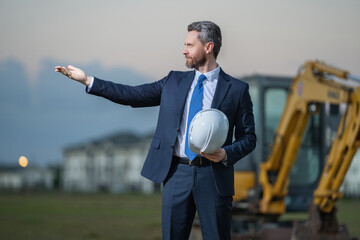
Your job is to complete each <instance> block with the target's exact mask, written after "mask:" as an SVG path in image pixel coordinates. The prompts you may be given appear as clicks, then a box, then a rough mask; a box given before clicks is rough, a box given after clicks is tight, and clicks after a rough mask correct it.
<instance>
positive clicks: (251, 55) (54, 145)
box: [0, 0, 360, 239]
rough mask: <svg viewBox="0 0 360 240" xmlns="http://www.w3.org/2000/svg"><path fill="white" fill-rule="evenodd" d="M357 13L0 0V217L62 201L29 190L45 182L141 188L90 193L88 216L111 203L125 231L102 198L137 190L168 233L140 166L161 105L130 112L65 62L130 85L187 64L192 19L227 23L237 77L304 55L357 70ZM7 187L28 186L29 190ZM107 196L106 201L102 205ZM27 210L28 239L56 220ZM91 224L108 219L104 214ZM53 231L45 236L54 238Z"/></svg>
mask: <svg viewBox="0 0 360 240" xmlns="http://www.w3.org/2000/svg"><path fill="white" fill-rule="evenodd" d="M359 10H360V2H359V1H356V0H345V1H337V0H318V1H310V0H303V1H284V0H274V1H266V0H259V1H242V0H237V1H235V0H234V1H231V0H230V1H224V2H219V1H213V0H208V1H203V0H200V1H188V0H184V1H165V0H159V1H144V0H132V1H128V0H123V1H115V0H104V1H93V0H83V1H81V0H78V1H70V0H65V1H45V0H33V1H25V0H16V1H11V0H0V31H1V45H0V82H1V88H0V189H2V190H1V191H2V192H4V194H1V195H2V196H0V204H1V206H0V209H1V210H0V222H4V223H5V222H9V221H8V220H9V217H10V216H13V217H14V216H17V214H20V213H19V212H17V213H16V214H13V213H14V212H13V211H12V210H9V209H11V207H13V209H18V210H19V211H20V210H21V208H20V209H19V206H23V207H24V206H26V205H24V201H22V200H24V199H32V201H35V202H37V203H38V204H40V203H42V202H41V201H44V203H42V204H40V205H39V208H38V209H39V211H40V212H41V206H44V204H45V203H54V202H56V199H58V195H56V194H55V196H54V195H53V194H54V193H50V195H49V194H48V193H46V194H45V193H41V194H43V195H41V194H40V196H39V195H36V196H33V195H29V192H33V191H36V189H42V190H44V189H47V190H54V189H61V190H67V192H85V193H94V192H96V193H97V192H111V193H124V192H132V194H130V195H126V196H125V197H127V198H128V199H125V200H124V203H123V202H121V200H122V199H123V198H121V199H119V197H118V196H107V195H104V196H103V195H100V197H99V196H98V195H97V197H96V196H93V197H94V198H93V200H92V201H93V202H91V204H90V203H89V204H90V205H89V209H93V207H94V206H96V207H99V209H100V210H99V211H98V212H95V213H93V215H91V216H93V217H94V219H95V218H96V216H99V215H97V214H100V215H101V214H104V212H105V213H106V214H108V215H106V217H104V218H103V219H107V220H108V221H109V222H107V223H105V225H106V226H107V227H108V228H109V229H110V228H111V230H116V228H117V227H118V226H117V225H116V224H115V223H112V222H111V220H110V219H112V217H114V216H115V215H116V214H115V213H118V215H121V213H123V212H122V210H121V209H119V210H118V212H117V211H114V212H112V211H111V210H105V209H103V210H102V211H101V209H102V206H104V207H105V206H113V205H111V203H113V204H114V205H116V206H118V207H121V206H123V205H121V206H119V205H117V203H119V202H121V204H125V205H126V203H128V202H134V201H135V200H134V199H138V198H136V197H135V198H134V199H133V197H134V196H133V194H135V195H136V194H139V193H142V194H144V193H145V194H146V195H141V197H140V199H141V198H145V199H147V198H150V199H148V200H149V202H153V203H154V205H150V206H149V208H150V209H154V206H155V209H157V210H158V211H155V213H154V214H155V215H154V216H153V215H151V217H149V218H150V219H155V221H149V222H146V223H145V224H148V225H146V226H147V227H148V229H153V230H154V229H155V230H154V231H155V233H154V235H151V234H146V233H149V232H151V231H150V230H147V231H145V235H146V236H148V237H149V239H157V238H160V237H159V236H161V234H160V230H159V229H160V217H159V216H160V215H159V214H160V212H159V211H160V209H159V206H160V205H159V202H160V199H161V197H160V195H159V194H157V193H156V192H158V191H159V189H160V186H157V185H154V184H153V183H151V182H149V181H147V180H145V179H143V178H142V177H140V173H139V172H140V169H141V166H142V162H143V160H144V158H145V156H146V153H147V150H148V146H149V143H150V141H151V136H152V134H153V132H154V129H155V126H156V121H157V114H158V108H157V107H154V108H146V109H132V108H130V107H127V106H121V105H117V104H114V103H111V102H109V101H107V100H104V99H101V98H98V97H94V96H90V95H87V94H86V93H85V88H84V87H83V86H82V85H80V84H78V83H76V82H73V81H71V80H69V79H67V78H65V77H64V76H62V75H60V74H59V73H55V72H54V67H55V66H56V65H62V66H67V65H68V64H72V65H74V66H77V67H80V68H82V69H83V70H84V71H85V72H86V73H87V74H88V75H94V76H96V77H99V78H102V79H106V80H112V81H114V82H119V83H123V84H129V85H136V84H141V83H148V82H152V81H155V80H159V79H161V78H163V77H164V76H166V75H167V73H168V72H169V71H170V70H180V71H185V70H187V68H186V67H185V59H184V57H183V55H182V50H183V47H184V39H185V36H186V33H187V29H186V28H187V25H188V24H190V23H191V22H193V21H199V20H211V21H213V22H215V23H217V24H218V25H219V26H220V28H221V30H222V34H223V47H222V49H221V52H220V54H219V58H218V62H219V64H220V65H221V67H222V68H223V69H224V71H225V72H227V73H229V74H230V75H233V76H236V77H238V78H242V77H246V76H249V75H253V74H266V75H277V76H279V75H280V76H287V77H293V76H295V74H296V73H297V70H298V68H299V67H300V66H301V65H302V64H303V63H304V62H305V61H306V60H316V59H318V60H322V61H326V62H327V63H328V64H331V65H334V66H337V67H341V68H343V69H346V70H348V71H350V72H351V73H352V74H354V75H358V76H359V75H360V31H359V23H360V15H359ZM109 162H110V164H109ZM113 169H117V170H116V171H113ZM24 170H27V171H24ZM86 172H93V173H94V174H95V175H96V176H97V177H96V179H87V178H85V175H84V174H86ZM110 175H111V177H109V176H110ZM357 184H359V183H357ZM359 188H360V187H359ZM9 192H15V193H19V192H20V196H21V198H20V199H19V198H17V196H19V195H17V194H15V195H13V194H10V193H9ZM5 193H6V194H5ZM150 193H151V194H150ZM153 193H155V195H154V194H153ZM7 194H10V196H7ZM21 194H25V195H21ZM149 194H150V195H149ZM61 196H62V197H64V196H63V195H61ZM66 196H67V197H68V198H69V199H68V200H66V199H67V198H66V197H65V199H64V200H63V201H62V202H63V203H66V204H65V206H69V204H70V202H71V203H73V202H74V201H73V200H74V199H73V198H75V199H76V197H78V198H81V199H77V201H78V203H79V204H80V202H81V201H83V198H82V197H81V196H82V195H80V196H79V195H66ZM101 196H102V197H101ZM112 197H114V198H115V199H114V198H112ZM34 198H35V200H34ZM98 199H107V200H105V202H101V203H100V202H98V201H97V200H98ZM1 201H3V202H1ZM67 201H69V202H67ZM106 201H107V202H106ZM140 202H143V201H140ZM45 205H46V204H45ZM79 206H83V207H84V206H87V205H86V203H84V204H80V205H79ZM141 207H146V206H144V205H142V204H139V205H136V206H135V207H134V209H135V210H134V211H135V213H132V214H129V216H130V215H131V216H134V214H135V215H136V213H137V212H136V210H137V209H139V208H141ZM64 208H66V207H64ZM70 208H71V207H70ZM84 208H85V207H84ZM6 209H8V211H6ZM35 209H37V208H36V207H35ZM49 209H50V210H49ZM51 209H53V207H52V206H49V208H48V209H47V210H46V211H50V212H52V211H53V212H52V213H54V214H55V216H57V218H56V219H58V220H59V221H60V219H62V218H64V219H65V220H64V221H63V222H67V223H68V224H69V222H68V221H69V220H68V219H66V218H65V216H64V215H66V216H69V218H70V216H72V215H71V214H70V213H69V214H68V215H67V214H66V213H64V214H62V212H64V210H56V209H57V207H54V209H55V210H54V209H53V210H51ZM74 209H78V206H74ZM23 210H24V211H22V212H26V211H29V215H26V214H25V216H24V217H23V218H22V219H20V220H19V219H16V220H15V219H13V220H14V222H16V221H17V220H19V221H20V223H19V222H18V224H21V223H29V225H27V226H28V227H29V228H24V229H28V230H26V231H28V232H27V233H26V234H25V235H21V237H24V236H27V237H28V239H32V237H31V230H29V229H32V228H31V226H32V225H31V224H35V225H36V224H40V225H41V224H43V223H44V222H47V221H46V220H44V219H42V218H41V217H39V216H35V217H34V216H32V215H31V211H30V210H26V209H23ZM74 211H75V212H76V211H79V212H77V213H78V214H77V215H76V214H75V216H82V211H81V210H71V212H72V213H74ZM83 211H84V212H86V210H83ZM107 211H108V212H107ZM6 212H7V213H8V215H6ZM2 214H3V216H4V217H3V218H2V219H1V215H2ZM139 214H140V215H141V214H142V213H139ZM121 216H124V215H121ZM125 216H127V215H126V214H125ZM72 217H74V216H72ZM88 217H89V216H87V215H85V216H84V218H88ZM125 218H126V217H125ZM142 219H147V218H146V217H143V218H142ZM78 220H79V221H83V219H81V218H80V219H78ZM107 220H104V221H107ZM118 221H119V219H116V220H115V222H118ZM10 222H11V221H10ZM92 224H93V225H91V226H92V227H96V226H98V225H99V224H98V222H96V221H95V222H93V223H92ZM112 224H115V225H112ZM59 225H61V224H59ZM59 225H58V224H57V223H54V228H49V229H52V230H51V231H50V235H52V234H51V233H54V232H56V233H57V234H59V233H60V232H61V231H62V230H61V228H56V226H59ZM70 225H71V224H69V227H70ZM3 226H4V225H3ZM122 226H123V225H122ZM17 227H19V225H17ZM55 228H56V229H57V230H54V229H55ZM108 228H106V227H105V228H104V229H102V230H101V231H100V230H93V231H90V230H89V231H85V232H84V233H83V232H81V230H79V229H84V227H82V226H78V228H76V229H74V230H73V231H72V232H70V233H69V235H67V236H70V235H74V236H77V237H76V238H74V239H81V238H84V239H88V238H103V237H104V236H103V235H102V234H103V233H104V234H105V232H106V233H109V229H108ZM125 228H126V227H125ZM6 229H7V230H6ZM145 229H147V228H145ZM9 231H14V232H16V226H14V227H13V228H11V227H9V228H8V227H3V228H0V237H1V236H2V235H1V232H3V233H4V234H5V233H6V234H9ZM20 232H21V231H20ZM39 232H40V231H39ZM39 232H37V234H36V235H37V237H39ZM110 232H111V231H110ZM115 232H116V231H115ZM3 236H4V235H3ZM5 236H6V239H19V238H20V237H19V236H18V237H16V236H15V237H14V238H11V236H12V235H11V234H9V235H5ZM46 236H49V235H45V237H44V238H43V239H49V238H47V237H46ZM80 236H81V237H80ZM116 236H117V235H116V234H115V237H116ZM150 236H151V237H150ZM153 236H154V237H153ZM110 238H111V236H110V235H109V236H107V237H106V239H110ZM25 239H26V238H25ZM34 239H41V238H34ZM53 239H56V238H53ZM69 239H70V238H69ZM123 239H145V238H144V237H143V236H142V237H139V236H138V237H135V238H132V237H131V236H129V237H126V238H123Z"/></svg>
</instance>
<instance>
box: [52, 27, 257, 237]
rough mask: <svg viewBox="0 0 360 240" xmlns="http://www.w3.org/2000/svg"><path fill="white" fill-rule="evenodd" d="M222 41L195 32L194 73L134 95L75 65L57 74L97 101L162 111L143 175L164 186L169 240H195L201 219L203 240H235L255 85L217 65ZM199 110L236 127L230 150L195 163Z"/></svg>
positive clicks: (190, 45)
mask: <svg viewBox="0 0 360 240" xmlns="http://www.w3.org/2000/svg"><path fill="white" fill-rule="evenodd" d="M221 41H222V38H221V31H220V28H219V27H218V26H217V25H216V24H214V23H212V22H209V21H202V22H194V23H192V24H190V25H189V26H188V34H187V36H186V39H185V48H184V51H183V54H184V55H185V58H186V66H187V67H189V68H194V69H195V71H188V72H178V71H171V72H170V73H169V74H168V76H166V77H164V78H163V79H161V80H159V81H156V82H153V83H150V84H144V85H140V86H135V87H132V86H127V85H122V84H115V83H112V82H109V81H104V80H100V79H98V78H96V77H89V76H87V75H86V74H85V72H83V71H82V70H81V69H78V68H75V67H73V66H71V65H69V66H68V68H69V69H66V68H65V67H60V66H57V67H55V71H57V72H61V73H63V74H65V75H66V76H68V77H69V78H71V79H74V80H76V81H79V82H81V83H83V84H85V85H86V86H87V87H86V90H87V92H88V93H90V94H93V95H97V96H102V97H105V98H107V99H109V100H111V101H113V102H116V103H119V104H124V105H131V106H132V107H148V106H156V105H160V112H159V118H158V124H157V128H156V131H155V135H154V139H153V141H152V143H151V147H150V150H149V153H148V156H147V158H146V160H145V163H144V166H143V169H142V172H141V174H142V175H143V176H144V177H146V178H148V179H150V180H152V181H155V182H159V183H161V182H162V183H163V202H162V229H163V230H162V231H163V239H188V238H189V235H190V231H191V226H192V223H193V220H194V216H195V212H196V211H197V212H198V216H199V220H200V226H201V231H202V235H203V238H204V239H211V240H213V239H219V240H220V239H221V240H224V239H230V227H231V206H232V196H233V194H234V168H233V165H234V164H235V163H236V162H237V161H238V160H240V159H241V158H243V157H244V156H246V155H247V154H248V153H250V152H251V151H252V150H253V149H254V148H255V143H256V136H255V126H254V117H253V113H252V102H251V99H250V95H249V90H248V84H246V83H244V82H242V81H240V80H237V79H235V78H233V77H231V76H229V75H227V74H226V73H225V72H224V71H223V70H222V69H221V68H220V66H219V65H218V64H217V62H216V58H217V55H218V54H219V51H220V48H221ZM199 96H200V97H199ZM195 99H200V100H195ZM199 102H200V103H199ZM199 104H200V105H199ZM194 106H198V107H199V108H200V109H208V108H216V109H219V110H220V111H222V112H224V113H225V114H226V116H227V118H228V120H229V132H228V135H227V139H226V142H225V144H224V146H223V147H222V148H219V149H218V150H217V151H215V152H214V153H213V154H205V153H201V156H193V155H194V153H192V152H191V151H190V150H189V147H188V144H187V128H188V125H189V124H188V123H189V122H190V121H191V119H192V117H193V115H194V114H195V113H196V112H198V111H199V110H200V109H196V110H194V109H195V108H196V107H194ZM233 139H235V140H234V141H233ZM195 155H196V154H195Z"/></svg>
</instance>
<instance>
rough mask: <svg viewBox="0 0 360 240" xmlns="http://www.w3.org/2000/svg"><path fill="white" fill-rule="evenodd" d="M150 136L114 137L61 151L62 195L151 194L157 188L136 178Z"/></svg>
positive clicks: (128, 135)
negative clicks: (63, 191)
mask: <svg viewBox="0 0 360 240" xmlns="http://www.w3.org/2000/svg"><path fill="white" fill-rule="evenodd" d="M151 140H152V135H151V136H150V135H149V136H143V137H139V136H136V135H134V134H130V133H118V134H115V135H112V136H107V137H104V138H101V139H98V140H94V141H89V142H85V143H83V144H80V145H77V146H72V147H68V148H66V149H65V150H64V163H63V169H62V178H61V179H62V187H63V189H64V190H66V191H78V192H98V191H107V192H112V193H121V192H126V191H138V192H144V193H152V192H154V190H156V189H157V188H159V187H160V186H159V185H156V184H154V183H153V182H151V181H149V180H147V179H146V178H144V177H142V176H141V175H140V172H141V169H142V166H143V163H144V161H145V158H146V155H147V153H148V150H149V147H150V143H151Z"/></svg>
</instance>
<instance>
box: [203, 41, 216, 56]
mask: <svg viewBox="0 0 360 240" xmlns="http://www.w3.org/2000/svg"><path fill="white" fill-rule="evenodd" d="M213 49H214V43H213V42H208V43H206V44H205V52H206V53H207V54H209V53H210V52H211V51H212V50H213Z"/></svg>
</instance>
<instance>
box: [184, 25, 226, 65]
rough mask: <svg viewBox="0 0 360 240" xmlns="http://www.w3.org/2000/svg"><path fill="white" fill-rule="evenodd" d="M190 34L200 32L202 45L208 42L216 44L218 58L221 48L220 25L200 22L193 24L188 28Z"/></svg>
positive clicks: (215, 52) (215, 49) (215, 53)
mask: <svg viewBox="0 0 360 240" xmlns="http://www.w3.org/2000/svg"><path fill="white" fill-rule="evenodd" d="M187 30H188V32H191V31H197V32H199V33H200V34H199V36H198V38H199V40H200V42H201V43H202V44H204V45H205V44H206V43H208V42H213V43H214V49H213V52H214V57H215V58H217V56H218V54H219V52H220V48H221V41H222V39H221V30H220V28H219V26H218V25H216V24H215V23H213V22H210V21H200V22H193V23H191V24H190V25H189V26H188V28H187Z"/></svg>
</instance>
